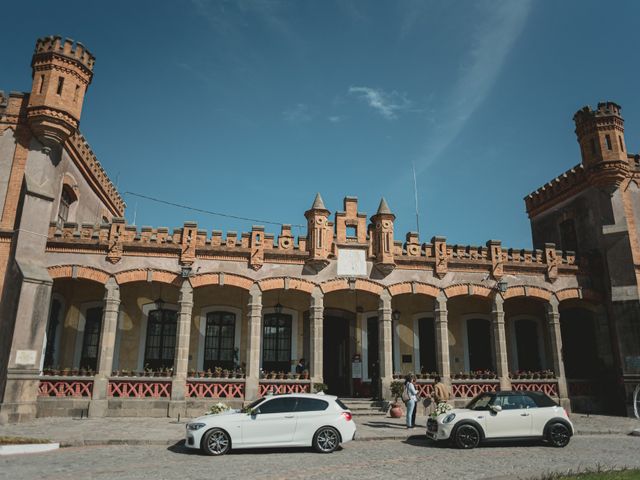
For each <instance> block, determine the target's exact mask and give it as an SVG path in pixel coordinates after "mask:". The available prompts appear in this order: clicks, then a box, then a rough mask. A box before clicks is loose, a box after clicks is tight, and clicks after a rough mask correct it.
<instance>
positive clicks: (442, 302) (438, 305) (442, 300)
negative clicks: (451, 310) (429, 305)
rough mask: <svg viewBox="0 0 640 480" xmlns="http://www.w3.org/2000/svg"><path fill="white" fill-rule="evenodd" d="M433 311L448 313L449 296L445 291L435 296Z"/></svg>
mask: <svg viewBox="0 0 640 480" xmlns="http://www.w3.org/2000/svg"><path fill="white" fill-rule="evenodd" d="M433 311H434V312H436V313H445V314H446V313H447V297H446V296H445V294H444V293H440V294H439V295H438V296H437V297H436V298H435V302H434V308H433Z"/></svg>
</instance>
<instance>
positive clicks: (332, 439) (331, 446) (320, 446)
mask: <svg viewBox="0 0 640 480" xmlns="http://www.w3.org/2000/svg"><path fill="white" fill-rule="evenodd" d="M338 445H340V434H339V433H338V432H337V431H336V429H335V428H332V427H322V428H321V429H320V430H318V431H317V432H316V434H315V435H314V437H313V448H315V449H316V451H317V452H320V453H331V452H333V451H334V450H335V449H336V448H338Z"/></svg>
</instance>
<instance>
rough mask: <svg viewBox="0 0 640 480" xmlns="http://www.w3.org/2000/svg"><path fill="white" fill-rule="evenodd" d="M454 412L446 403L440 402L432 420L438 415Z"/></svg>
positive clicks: (432, 415)
mask: <svg viewBox="0 0 640 480" xmlns="http://www.w3.org/2000/svg"><path fill="white" fill-rule="evenodd" d="M451 410H453V407H452V406H451V405H449V404H448V403H446V402H440V403H439V404H438V405H436V408H435V410H434V411H433V412H432V413H431V417H432V418H436V417H437V416H438V415H442V414H443V413H447V412H449V411H451Z"/></svg>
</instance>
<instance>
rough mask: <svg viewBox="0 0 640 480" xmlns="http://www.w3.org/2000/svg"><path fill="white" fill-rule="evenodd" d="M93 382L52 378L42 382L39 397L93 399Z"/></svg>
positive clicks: (43, 379) (39, 387)
mask: <svg viewBox="0 0 640 480" xmlns="http://www.w3.org/2000/svg"><path fill="white" fill-rule="evenodd" d="M92 390H93V380H87V379H86V378H85V379H77V378H69V377H64V378H52V377H46V378H42V379H41V380H40V385H39V386H38V396H39V397H91V393H92Z"/></svg>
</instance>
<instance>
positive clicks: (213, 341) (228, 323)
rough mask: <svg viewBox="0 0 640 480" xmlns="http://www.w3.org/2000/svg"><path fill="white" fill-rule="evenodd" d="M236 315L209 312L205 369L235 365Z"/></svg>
mask: <svg viewBox="0 0 640 480" xmlns="http://www.w3.org/2000/svg"><path fill="white" fill-rule="evenodd" d="M235 332H236V315H235V314H234V313H231V312H209V313H207V324H206V327H205V337H204V370H208V369H211V370H213V369H214V368H215V367H221V368H227V369H231V368H234V366H235V363H236V362H235V360H237V359H236V358H234V353H235V351H234V346H235V345H234V341H235Z"/></svg>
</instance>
